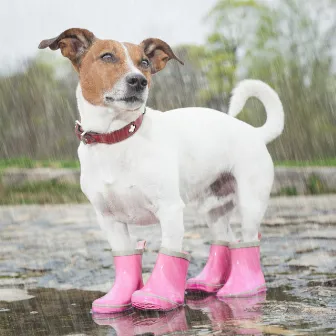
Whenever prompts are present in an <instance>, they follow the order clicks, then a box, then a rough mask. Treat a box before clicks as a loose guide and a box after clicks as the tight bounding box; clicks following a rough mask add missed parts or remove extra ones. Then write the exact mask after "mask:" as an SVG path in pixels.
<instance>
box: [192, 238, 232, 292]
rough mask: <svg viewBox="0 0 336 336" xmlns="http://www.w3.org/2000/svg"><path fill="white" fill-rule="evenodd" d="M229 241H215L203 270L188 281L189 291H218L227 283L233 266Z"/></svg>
mask: <svg viewBox="0 0 336 336" xmlns="http://www.w3.org/2000/svg"><path fill="white" fill-rule="evenodd" d="M228 246H229V243H227V242H223V241H215V242H213V243H212V244H211V247H210V254H209V258H208V261H207V263H206V265H205V266H204V268H203V270H202V272H201V273H200V274H199V275H197V276H196V277H195V278H191V279H189V280H188V281H187V287H186V289H187V290H188V291H202V292H207V293H216V292H218V291H219V290H220V289H221V288H222V287H223V286H224V284H225V282H226V280H227V278H228V276H229V273H230V267H231V260H230V250H229V248H228Z"/></svg>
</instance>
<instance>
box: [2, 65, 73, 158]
mask: <svg viewBox="0 0 336 336" xmlns="http://www.w3.org/2000/svg"><path fill="white" fill-rule="evenodd" d="M67 77H68V76H67ZM69 83H71V81H69V79H67V80H66V81H65V80H63V79H62V78H58V77H57V74H55V72H54V70H53V67H52V66H51V65H48V64H46V63H42V62H40V63H39V62H38V61H37V60H35V61H31V62H29V63H28V64H27V67H26V69H25V71H24V72H22V73H16V74H14V75H11V76H9V77H3V78H0V111H1V123H0V137H1V139H3V140H2V142H1V146H0V157H2V158H7V157H18V156H25V157H33V158H46V157H63V158H64V157H74V154H75V151H76V140H74V141H72V139H73V138H74V136H73V127H74V120H75V119H76V113H77V112H76V105H75V104H76V102H75V97H74V87H70V84H69Z"/></svg>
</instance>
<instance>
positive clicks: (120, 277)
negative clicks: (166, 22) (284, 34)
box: [39, 28, 284, 313]
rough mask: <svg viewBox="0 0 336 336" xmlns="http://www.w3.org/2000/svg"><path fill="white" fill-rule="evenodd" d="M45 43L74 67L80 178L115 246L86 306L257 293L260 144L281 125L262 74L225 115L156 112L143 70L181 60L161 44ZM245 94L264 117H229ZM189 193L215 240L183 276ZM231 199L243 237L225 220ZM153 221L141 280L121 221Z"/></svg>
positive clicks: (264, 180)
mask: <svg viewBox="0 0 336 336" xmlns="http://www.w3.org/2000/svg"><path fill="white" fill-rule="evenodd" d="M47 47H49V48H50V49H52V50H56V49H61V52H62V54H63V56H65V57H67V58H69V59H70V61H71V62H72V64H73V66H74V68H75V69H76V71H77V72H78V74H79V85H78V89H77V100H78V108H79V113H80V122H78V124H77V126H76V131H77V134H78V135H79V137H80V138H81V140H82V142H81V144H80V145H79V148H78V156H79V159H80V164H81V181H80V183H81V188H82V190H83V192H84V193H85V195H86V196H87V197H88V199H89V200H90V202H91V203H92V205H93V207H94V209H95V211H96V213H97V217H98V221H99V224H100V226H101V228H102V229H103V230H104V232H105V233H106V237H107V239H108V241H109V243H110V245H111V247H112V250H113V254H114V262H115V268H116V281H115V284H114V286H113V287H112V289H111V290H110V291H109V293H107V294H106V295H105V296H104V297H102V298H100V299H97V300H96V301H95V302H94V303H93V311H94V312H100V313H109V312H118V311H123V310H126V309H129V308H130V307H131V306H132V305H133V306H134V307H137V308H140V309H158V310H170V309H173V308H175V307H177V306H179V305H181V304H183V302H184V291H185V289H186V288H187V289H188V290H200V291H205V292H209V293H217V296H218V297H219V298H226V297H232V296H249V295H254V294H256V293H259V292H262V291H265V290H266V286H265V280H264V276H263V273H262V270H261V266H260V255H259V239H258V230H259V226H260V222H261V220H262V218H263V216H264V213H265V211H266V208H267V204H268V200H269V195H270V191H271V187H272V183H273V176H274V168H273V163H272V159H271V157H270V155H269V153H268V151H267V148H266V144H267V143H268V142H270V141H272V140H273V139H274V138H276V137H277V136H278V135H280V134H281V132H282V130H283V126H284V113H283V108H282V104H281V102H280V100H279V97H278V95H277V94H276V93H275V92H274V91H273V90H272V89H271V88H270V87H269V86H268V85H266V84H265V83H263V82H261V81H257V80H245V81H242V82H241V83H240V84H239V85H238V87H237V88H236V89H235V91H234V94H233V96H232V99H231V104H230V109H229V113H228V115H227V114H224V113H220V112H218V111H215V110H211V109H207V108H195V107H192V108H183V109H176V110H172V111H169V112H166V113H162V112H160V111H155V110H153V109H150V108H146V101H147V97H148V92H149V87H150V84H151V76H152V74H154V73H156V72H158V71H160V70H162V69H163V68H164V67H165V66H166V64H167V62H168V61H169V60H171V59H175V60H177V61H179V62H180V63H182V62H181V61H180V60H179V59H178V58H177V57H176V56H175V54H174V53H173V51H172V49H171V48H170V47H169V45H168V44H167V43H165V42H163V41H161V40H159V39H154V38H149V39H146V40H144V41H143V42H141V43H140V44H139V45H135V44H131V43H120V42H117V41H113V40H100V39H98V38H96V37H95V36H94V35H93V34H92V33H91V32H89V31H88V30H85V29H78V28H73V29H68V30H66V31H64V32H63V33H62V34H60V35H59V36H58V37H56V38H53V39H49V40H43V41H42V42H41V43H40V46H39V48H47ZM251 96H255V97H257V98H259V99H260V100H261V102H262V103H263V104H264V106H265V108H266V112H267V122H266V123H265V125H264V126H262V127H259V128H254V127H252V126H250V125H248V124H246V123H244V122H242V121H240V120H238V119H235V118H234V116H236V115H237V114H238V113H239V112H240V111H241V109H242V108H243V106H244V104H245V102H246V100H247V99H248V98H249V97H251ZM190 203H193V204H194V205H196V206H197V208H198V210H199V212H200V213H202V214H205V215H206V218H207V220H208V223H209V227H210V229H211V230H212V233H213V237H214V241H213V243H212V245H211V249H210V255H209V258H208V262H207V264H206V266H205V268H204V269H203V271H202V272H201V273H200V274H199V275H198V276H197V277H195V278H193V279H189V280H188V281H187V283H186V274H187V268H188V260H189V256H188V254H186V253H184V252H182V242H183V235H184V225H183V209H184V208H185V206H186V205H187V204H190ZM235 208H237V209H238V210H239V212H240V215H241V237H240V238H238V237H237V236H236V235H235V233H234V232H233V230H232V229H231V227H230V215H231V213H232V211H233V210H234V209H235ZM155 223H160V225H161V229H162V248H161V250H160V253H159V255H158V259H157V262H156V265H155V268H154V270H153V272H152V275H151V277H150V279H149V280H148V281H147V283H146V285H145V286H143V283H142V275H141V254H142V250H143V245H144V243H140V244H139V243H138V245H137V246H136V243H135V242H133V241H132V240H131V238H130V236H129V233H128V225H132V224H140V225H144V224H155Z"/></svg>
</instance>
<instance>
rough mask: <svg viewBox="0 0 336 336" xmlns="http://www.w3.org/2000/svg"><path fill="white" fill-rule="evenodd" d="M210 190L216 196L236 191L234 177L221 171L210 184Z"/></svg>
mask: <svg viewBox="0 0 336 336" xmlns="http://www.w3.org/2000/svg"><path fill="white" fill-rule="evenodd" d="M210 190H211V192H212V193H213V194H214V195H216V196H219V197H220V196H228V195H230V194H232V193H234V192H235V191H236V179H235V178H234V176H233V175H232V174H230V173H223V174H221V175H219V176H218V178H217V179H216V181H215V182H213V183H212V184H211V185H210Z"/></svg>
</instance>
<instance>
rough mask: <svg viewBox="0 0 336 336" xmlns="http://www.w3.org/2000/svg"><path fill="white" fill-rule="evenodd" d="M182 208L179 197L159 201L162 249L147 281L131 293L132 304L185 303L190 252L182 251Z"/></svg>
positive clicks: (144, 306)
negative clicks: (171, 200) (170, 200)
mask: <svg viewBox="0 0 336 336" xmlns="http://www.w3.org/2000/svg"><path fill="white" fill-rule="evenodd" d="M183 208H184V203H183V202H182V200H181V199H180V198H177V199H176V201H175V202H164V203H161V204H160V205H159V209H158V211H157V212H156V215H157V216H158V218H159V220H160V224H161V230H162V242H161V249H160V251H159V255H158V257H157V260H156V264H155V267H154V270H153V272H152V274H151V276H150V278H149V279H148V281H147V283H146V285H145V286H144V287H143V288H142V289H141V290H138V291H136V292H134V293H133V295H132V305H133V306H134V307H136V308H138V309H146V310H147V309H150V310H171V309H174V308H177V307H178V306H180V305H182V304H183V303H184V290H185V284H186V277H187V271H188V266H189V255H188V254H187V253H184V252H182V241H183V234H184V226H183Z"/></svg>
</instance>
